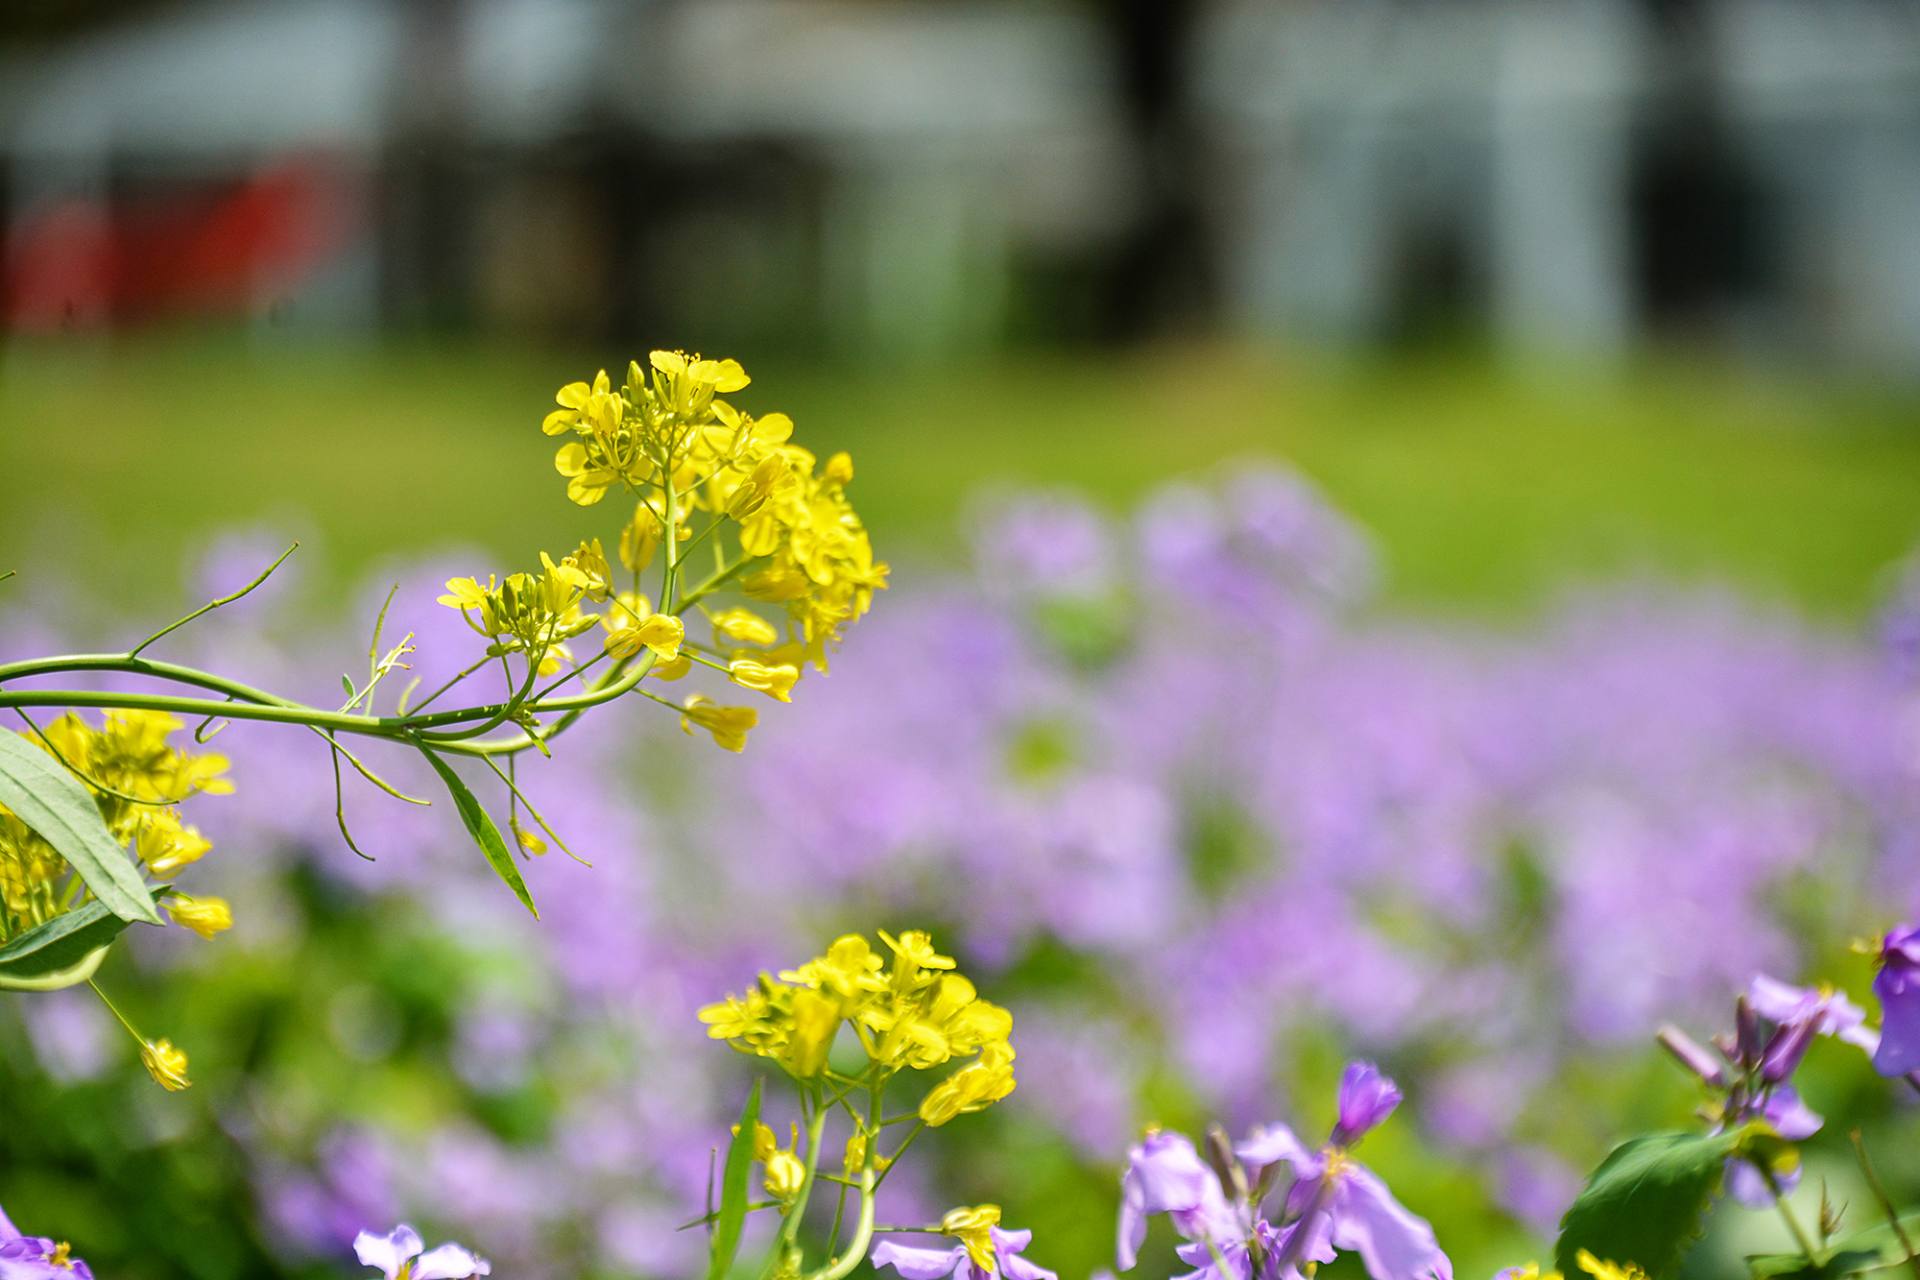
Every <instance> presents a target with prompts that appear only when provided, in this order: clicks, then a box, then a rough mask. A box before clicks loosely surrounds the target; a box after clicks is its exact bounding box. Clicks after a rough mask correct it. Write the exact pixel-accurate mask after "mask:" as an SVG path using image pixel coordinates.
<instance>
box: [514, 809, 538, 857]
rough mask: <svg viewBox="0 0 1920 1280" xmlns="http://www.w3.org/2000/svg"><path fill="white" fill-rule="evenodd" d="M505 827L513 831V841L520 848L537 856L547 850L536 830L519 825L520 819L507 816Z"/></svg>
mask: <svg viewBox="0 0 1920 1280" xmlns="http://www.w3.org/2000/svg"><path fill="white" fill-rule="evenodd" d="M507 828H508V829H509V830H510V831H512V832H513V838H514V840H515V842H516V843H518V844H519V846H520V847H521V848H522V849H525V850H526V851H527V852H528V853H531V854H533V855H534V856H535V857H539V856H540V855H541V854H544V853H545V852H546V851H547V842H546V841H545V840H543V839H541V838H540V835H539V833H538V832H535V831H529V830H527V829H526V828H525V827H523V826H521V825H520V819H518V818H508V819H507Z"/></svg>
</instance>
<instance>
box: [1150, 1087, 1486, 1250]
mask: <svg viewBox="0 0 1920 1280" xmlns="http://www.w3.org/2000/svg"><path fill="white" fill-rule="evenodd" d="M1399 1104H1400V1090H1399V1089H1398V1088H1397V1087H1396V1086H1395V1085H1394V1083H1393V1081H1391V1080H1389V1079H1387V1078H1386V1077H1385V1076H1383V1075H1381V1074H1380V1071H1379V1069H1378V1068H1376V1067H1375V1066H1373V1065H1372V1064H1371V1063H1366V1062H1356V1063H1353V1064H1352V1065H1350V1066H1349V1067H1348V1068H1347V1070H1346V1073H1345V1075H1344V1076H1343V1077H1342V1079H1341V1084H1340V1119H1339V1121H1338V1122H1337V1123H1336V1124H1335V1125H1334V1128H1333V1133H1332V1134H1331V1135H1330V1136H1329V1137H1328V1139H1327V1143H1326V1145H1325V1146H1323V1147H1321V1148H1320V1149H1319V1150H1317V1151H1314V1150H1309V1149H1308V1148H1307V1146H1306V1144H1304V1143H1302V1142H1301V1141H1300V1139H1299V1138H1298V1137H1296V1136H1295V1135H1294V1132H1293V1130H1291V1129H1289V1128H1287V1127H1286V1126H1285V1125H1281V1124H1273V1125H1263V1126H1261V1127H1260V1128H1257V1129H1255V1130H1253V1132H1251V1133H1250V1134H1248V1135H1247V1138H1246V1140H1245V1141H1243V1142H1241V1143H1240V1144H1239V1146H1237V1147H1236V1148H1234V1151H1233V1155H1232V1158H1231V1159H1229V1158H1227V1157H1225V1156H1224V1155H1223V1156H1222V1159H1221V1162H1222V1164H1223V1165H1225V1166H1227V1168H1226V1169H1225V1171H1224V1172H1221V1173H1217V1174H1216V1173H1215V1171H1214V1170H1213V1169H1212V1168H1211V1167H1209V1166H1208V1164H1207V1163H1206V1162H1204V1161H1202V1160H1201V1159H1200V1156H1199V1154H1198V1153H1197V1152H1196V1151H1195V1150H1194V1148H1193V1144H1192V1143H1190V1142H1188V1141H1187V1140H1186V1139H1185V1138H1182V1137H1179V1136H1178V1135H1169V1134H1158V1133H1156V1134H1151V1135H1149V1136H1148V1138H1147V1140H1146V1141H1145V1142H1143V1143H1141V1144H1140V1145H1139V1146H1138V1147H1135V1148H1134V1149H1133V1155H1132V1160H1131V1162H1130V1164H1129V1166H1128V1168H1127V1173H1126V1177H1125V1179H1124V1180H1123V1182H1122V1184H1121V1206H1120V1264H1121V1267H1122V1269H1125V1268H1127V1267H1130V1266H1132V1265H1133V1263H1134V1260H1135V1256H1136V1254H1137V1253H1138V1251H1139V1247H1140V1243H1141V1241H1142V1240H1144V1239H1145V1237H1146V1217H1147V1215H1148V1214H1150V1213H1166V1214H1168V1215H1169V1216H1170V1217H1171V1218H1172V1220H1173V1225H1174V1229H1175V1230H1177V1231H1178V1232H1179V1233H1180V1234H1181V1235H1182V1236H1184V1237H1186V1239H1187V1243H1186V1244H1184V1245H1182V1246H1180V1248H1179V1250H1178V1252H1179V1255H1180V1257H1181V1258H1182V1259H1183V1260H1185V1261H1186V1262H1188V1263H1190V1264H1191V1265H1193V1266H1194V1267H1195V1268H1197V1269H1196V1270H1195V1271H1194V1272H1193V1273H1192V1275H1191V1276H1188V1277H1184V1278H1183V1280H1256V1275H1257V1280H1294V1278H1295V1277H1297V1276H1298V1275H1299V1274H1300V1269H1301V1266H1302V1265H1303V1264H1304V1263H1307V1262H1331V1261H1333V1259H1334V1256H1335V1250H1339V1249H1345V1250H1349V1251H1351V1252H1354V1253H1357V1254H1359V1255H1360V1260H1361V1261H1362V1262H1363V1263H1364V1264H1365V1265H1366V1268H1367V1272H1368V1274H1370V1275H1372V1276H1373V1277H1374V1280H1433V1278H1435V1277H1437V1278H1438V1280H1452V1278H1453V1264H1452V1263H1451V1262H1449V1261H1448V1260H1447V1255H1446V1254H1444V1253H1442V1252H1441V1251H1440V1245H1439V1242H1438V1241H1436V1240H1435V1239H1434V1235H1433V1228H1432V1227H1430V1226H1428V1225H1427V1223H1426V1222H1425V1221H1424V1220H1423V1219H1421V1218H1417V1217H1415V1216H1414V1215H1413V1214H1411V1213H1408V1212H1407V1210H1406V1209H1404V1208H1402V1207H1401V1205H1400V1203H1399V1202H1398V1201H1396V1200H1395V1199H1394V1198H1393V1195H1392V1193H1391V1192H1389V1191H1388V1190H1387V1188H1386V1184H1385V1183H1383V1182H1381V1181H1380V1179H1379V1178H1377V1177H1375V1176H1374V1175H1373V1173H1372V1172H1370V1171H1369V1170H1368V1169H1366V1168H1365V1167H1364V1166H1362V1165H1361V1164H1359V1163H1358V1162H1357V1161H1355V1160H1354V1159H1353V1157H1352V1155H1351V1154H1350V1153H1349V1147H1350V1146H1351V1144H1353V1143H1354V1142H1357V1141H1358V1140H1359V1138H1360V1136H1361V1135H1363V1134H1364V1133H1366V1132H1367V1130H1369V1129H1371V1128H1373V1127H1374V1126H1375V1125H1377V1124H1379V1123H1380V1122H1381V1121H1382V1120H1384V1119H1386V1118H1387V1116H1388V1115H1390V1114H1392V1112H1393V1109H1394V1108H1395V1107H1396V1106H1398V1105H1399ZM1235 1161H1237V1162H1238V1164H1237V1165H1236V1164H1235ZM1277 1165H1285V1166H1287V1167H1288V1168H1289V1169H1291V1170H1292V1172H1293V1184H1292V1186H1291V1187H1289V1188H1288V1190H1287V1194H1286V1197H1285V1200H1284V1202H1283V1206H1282V1208H1283V1211H1282V1213H1281V1215H1280V1216H1279V1220H1278V1221H1277V1222H1276V1221H1270V1220H1268V1219H1267V1218H1266V1217H1264V1216H1262V1215H1261V1213H1260V1201H1261V1199H1262V1197H1263V1196H1264V1193H1265V1189H1266V1188H1267V1187H1269V1186H1271V1185H1272V1180H1271V1178H1270V1177H1268V1176H1267V1174H1268V1171H1269V1170H1271V1169H1272V1168H1273V1167H1274V1166H1277ZM1229 1184H1230V1185H1231V1186H1233V1187H1234V1188H1236V1190H1235V1191H1234V1192H1233V1193H1232V1195H1231V1196H1230V1195H1229V1194H1228V1192H1227V1191H1226V1190H1225V1187H1226V1186H1227V1185H1229ZM1248 1188H1252V1190H1249V1189H1248Z"/></svg>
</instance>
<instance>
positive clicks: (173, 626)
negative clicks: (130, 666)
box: [127, 542, 300, 658]
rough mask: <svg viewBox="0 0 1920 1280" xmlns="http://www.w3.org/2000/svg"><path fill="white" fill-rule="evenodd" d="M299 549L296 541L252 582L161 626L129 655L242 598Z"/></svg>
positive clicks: (134, 647)
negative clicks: (176, 620) (175, 620)
mask: <svg viewBox="0 0 1920 1280" xmlns="http://www.w3.org/2000/svg"><path fill="white" fill-rule="evenodd" d="M299 549H300V544H299V543H298V542H296V543H294V544H293V545H292V546H290V547H288V548H287V549H286V550H285V551H282V552H281V553H280V558H279V559H278V560H275V561H274V562H273V563H272V564H270V565H268V566H267V567H266V568H264V569H262V570H261V571H260V574H259V576H258V577H256V578H255V579H254V580H253V581H252V582H249V583H248V584H247V585H246V586H244V587H242V588H240V589H239V590H238V591H236V592H234V593H233V594H231V595H225V596H221V597H220V598H219V599H218V600H210V601H208V602H207V603H206V604H203V605H201V606H200V607H199V608H198V609H195V610H194V611H193V612H192V613H190V614H188V615H187V616H186V617H184V618H182V619H180V620H179V621H178V622H173V623H169V624H168V625H167V626H164V627H162V628H160V629H159V630H158V631H156V632H154V633H153V634H152V635H150V636H148V637H147V638H146V639H145V640H142V641H141V642H140V643H139V644H137V645H135V646H133V648H131V649H129V650H127V656H128V657H129V658H137V657H139V656H140V651H141V650H142V649H144V648H146V647H147V646H148V645H150V644H152V643H153V642H154V641H156V640H158V639H160V638H161V637H163V636H168V635H172V634H173V633H174V632H176V631H178V630H179V629H180V628H182V627H184V626H186V625H187V624H188V623H189V622H192V621H193V620H194V619H196V618H203V617H205V616H206V615H207V614H209V613H212V612H213V611H214V610H215V609H218V608H220V607H221V606H222V605H229V604H232V603H233V602H234V601H235V600H238V599H240V598H241V597H242V596H244V595H246V594H247V593H248V592H250V591H252V590H253V589H254V588H255V587H257V586H259V585H260V584H261V583H263V582H265V581H266V580H267V579H268V578H271V577H272V576H273V571H274V570H275V569H278V568H279V567H280V566H281V565H283V564H285V563H286V562H287V557H288V556H290V555H292V554H293V553H294V552H296V551H298V550H299Z"/></svg>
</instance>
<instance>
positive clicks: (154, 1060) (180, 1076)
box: [140, 1037, 193, 1093]
mask: <svg viewBox="0 0 1920 1280" xmlns="http://www.w3.org/2000/svg"><path fill="white" fill-rule="evenodd" d="M140 1063H141V1065H142V1066H144V1067H146V1069H147V1074H148V1075H150V1076H152V1077H153V1080H154V1083H155V1084H157V1085H159V1086H160V1087H161V1088H162V1089H165V1090H166V1091H167V1092H168V1093H178V1092H180V1091H181V1090H182V1089H187V1088H191V1087H192V1086H193V1081H191V1080H189V1079H187V1055H186V1053H185V1052H184V1051H182V1050H180V1049H176V1048H174V1047H173V1041H171V1040H168V1039H166V1038H164V1037H162V1038H161V1039H159V1040H148V1041H145V1042H143V1043H142V1044H141V1046H140Z"/></svg>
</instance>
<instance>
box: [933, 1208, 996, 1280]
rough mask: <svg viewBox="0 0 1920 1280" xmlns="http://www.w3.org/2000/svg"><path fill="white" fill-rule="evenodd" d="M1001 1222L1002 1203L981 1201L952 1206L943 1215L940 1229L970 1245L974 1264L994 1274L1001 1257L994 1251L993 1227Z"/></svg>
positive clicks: (969, 1255)
mask: <svg viewBox="0 0 1920 1280" xmlns="http://www.w3.org/2000/svg"><path fill="white" fill-rule="evenodd" d="M999 1225H1000V1206H999V1205H997V1204H979V1205H973V1206H971V1207H962V1208H959V1209H953V1210H950V1211H949V1212H948V1213H947V1216H946V1217H944V1218H942V1219H940V1230H941V1231H942V1232H943V1233H944V1234H946V1235H950V1236H953V1237H954V1238H955V1239H957V1240H959V1241H960V1243H961V1244H963V1245H965V1246H966V1250H967V1256H968V1257H970V1258H972V1259H973V1261H974V1265H975V1266H977V1267H979V1268H980V1269H981V1270H982V1271H985V1272H987V1273H988V1274H989V1275H991V1274H992V1273H993V1272H994V1271H996V1270H997V1269H998V1264H999V1260H998V1259H997V1258H996V1257H995V1256H994V1252H993V1229H994V1228H995V1227H997V1226H999Z"/></svg>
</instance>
